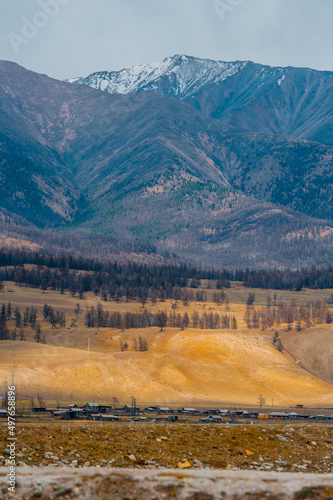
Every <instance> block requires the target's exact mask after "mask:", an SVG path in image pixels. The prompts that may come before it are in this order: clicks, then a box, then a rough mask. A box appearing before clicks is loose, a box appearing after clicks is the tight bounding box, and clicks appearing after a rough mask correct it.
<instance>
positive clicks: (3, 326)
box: [0, 302, 45, 343]
mask: <svg viewBox="0 0 333 500" xmlns="http://www.w3.org/2000/svg"><path fill="white" fill-rule="evenodd" d="M11 320H12V321H13V322H14V324H15V327H14V329H12V330H10V329H9V326H8V322H9V321H11ZM27 326H30V327H31V329H32V330H35V340H36V342H44V343H45V339H44V337H42V330H41V327H40V323H39V322H38V316H37V309H36V308H35V307H34V306H31V307H26V308H25V309H24V312H23V314H21V311H20V308H19V307H16V308H15V310H14V311H13V309H12V305H11V303H10V302H8V303H7V305H6V304H2V306H1V309H0V340H21V341H24V340H26V337H25V331H24V328H25V327H27Z"/></svg>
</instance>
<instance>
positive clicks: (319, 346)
mask: <svg viewBox="0 0 333 500" xmlns="http://www.w3.org/2000/svg"><path fill="white" fill-rule="evenodd" d="M203 286H205V284H203ZM249 291H253V292H254V293H255V296H256V302H255V304H256V307H258V308H260V307H261V306H263V307H265V306H266V305H267V299H268V297H269V296H270V297H271V298H272V297H273V295H274V291H263V290H249V289H244V288H243V287H242V286H240V284H237V283H233V284H232V288H231V289H230V290H227V292H226V293H227V296H228V299H229V306H228V310H227V306H226V305H225V304H223V305H216V304H215V303H213V302H212V300H213V292H214V291H213V290H207V295H208V302H206V303H204V304H203V303H197V302H193V303H190V304H189V305H188V306H184V305H183V304H182V303H181V302H179V304H178V307H177V313H181V314H184V312H185V311H186V312H187V313H188V314H189V316H191V314H192V313H193V311H194V310H197V311H198V312H199V314H201V313H203V312H204V311H205V312H214V313H215V312H218V313H219V314H220V315H221V314H228V315H229V314H231V315H234V316H235V317H236V319H237V324H238V329H237V330H228V329H227V330H199V329H192V328H187V329H185V330H181V329H179V328H165V329H164V331H163V332H160V331H159V328H157V327H152V328H147V329H136V330H134V329H132V330H126V331H120V330H113V329H110V328H99V329H98V328H89V329H88V328H87V327H86V326H85V311H86V309H87V308H90V307H91V306H94V307H97V305H98V303H100V298H99V297H96V296H95V295H94V294H87V295H86V297H85V299H84V300H81V301H79V299H78V297H72V296H71V295H70V294H69V293H65V294H64V295H61V294H60V293H58V292H52V291H45V292H42V290H39V289H29V288H23V287H18V286H16V285H15V284H13V283H5V288H4V291H3V292H2V293H0V304H2V303H5V304H7V303H8V301H10V302H11V305H12V307H13V309H15V308H16V307H17V306H18V307H20V309H21V312H22V313H23V311H24V309H25V307H27V306H32V305H33V306H35V307H37V309H38V321H39V322H40V324H41V328H42V336H44V337H45V341H46V344H39V343H36V342H35V341H34V335H35V332H34V331H32V330H31V329H30V328H29V327H26V328H25V329H24V330H25V336H26V341H23V342H21V341H19V340H16V341H13V340H10V341H2V342H1V343H0V383H2V382H4V381H5V380H7V381H10V380H11V376H12V367H13V363H15V382H16V384H17V388H18V392H19V393H21V395H26V396H36V394H37V393H39V394H42V395H43V397H44V399H46V400H47V401H51V400H56V399H59V398H60V399H61V400H62V401H64V402H65V401H66V402H68V401H75V402H86V400H88V399H89V400H94V401H96V402H102V401H103V402H106V401H109V402H111V399H112V398H113V397H116V398H117V399H118V400H119V402H120V404H122V403H123V404H125V403H129V402H130V398H131V396H134V397H136V400H137V404H138V405H148V404H153V403H158V404H163V403H164V404H166V405H172V404H174V405H182V406H194V405H195V406H204V405H210V404H213V405H223V404H226V405H227V404H242V405H250V406H251V405H256V404H257V401H258V398H259V396H260V395H262V396H263V397H265V398H266V401H268V402H269V403H271V402H272V400H273V401H274V405H279V406H289V405H295V404H304V405H312V406H318V407H319V406H325V407H331V406H332V405H333V383H332V382H333V370H332V366H333V324H326V323H322V324H320V325H315V326H312V327H311V328H308V329H302V330H301V331H300V332H297V331H296V329H295V325H293V327H292V329H291V330H290V331H288V330H287V325H285V324H281V325H279V327H276V326H274V327H273V328H267V329H265V330H264V331H262V330H261V329H251V330H249V329H247V327H246V323H245V321H244V316H245V312H246V299H247V296H248V294H249ZM331 293H332V290H319V291H310V290H306V291H302V292H285V291H283V292H280V291H277V292H276V294H277V299H278V300H283V301H284V302H287V303H291V302H292V301H296V303H298V304H301V303H304V304H305V303H307V302H309V301H319V300H320V301H321V300H324V299H326V298H327V297H329V296H330V295H331ZM78 302H80V306H81V309H82V313H81V314H80V315H79V318H78V320H77V321H76V323H75V326H71V324H72V319H73V318H74V317H75V315H74V308H75V306H76V304H77V303H78ZM44 303H47V304H48V305H51V306H52V307H53V308H54V309H59V310H60V311H63V312H65V313H66V326H65V327H63V328H55V329H52V328H51V325H50V323H47V322H44V321H43V316H42V307H43V305H44ZM145 307H146V309H147V310H150V311H155V312H157V311H159V310H165V311H168V312H170V311H171V301H165V302H163V303H160V302H157V304H156V305H152V304H151V303H150V301H148V303H147V304H146V305H145ZM103 308H104V310H105V311H110V312H111V311H120V312H125V311H131V312H134V311H138V312H139V311H142V305H141V304H140V303H139V302H130V303H126V302H125V301H123V302H119V303H116V302H103ZM14 326H15V325H14V321H13V320H12V321H9V328H10V329H14ZM275 331H278V332H279V334H280V338H281V339H282V342H283V345H284V350H283V352H279V351H278V350H277V349H276V347H274V346H273V345H272V337H273V334H274V332H275ZM139 337H142V338H144V339H146V340H147V342H148V348H149V350H148V352H135V351H134V347H133V343H134V339H138V338H139ZM88 339H89V345H90V352H89V354H88V349H87V348H88ZM120 340H122V341H123V342H125V341H127V342H128V344H129V350H128V351H127V352H122V351H121V349H120ZM14 353H15V356H13V354H14Z"/></svg>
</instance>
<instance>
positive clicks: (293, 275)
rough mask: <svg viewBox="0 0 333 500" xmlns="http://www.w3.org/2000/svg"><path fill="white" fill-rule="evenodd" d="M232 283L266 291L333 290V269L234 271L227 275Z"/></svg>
mask: <svg viewBox="0 0 333 500" xmlns="http://www.w3.org/2000/svg"><path fill="white" fill-rule="evenodd" d="M225 275H226V277H227V278H228V279H229V280H231V281H242V282H243V284H244V286H245V287H248V288H262V289H265V290H268V289H271V290H295V291H299V290H302V289H303V288H312V289H320V290H322V289H325V288H333V267H329V268H326V269H301V270H298V271H291V270H289V269H287V270H284V271H276V270H275V271H265V270H261V271H260V270H258V271H250V270H246V271H232V272H227V271H226V273H225Z"/></svg>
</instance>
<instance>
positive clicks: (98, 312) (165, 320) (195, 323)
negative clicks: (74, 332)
mask: <svg viewBox="0 0 333 500" xmlns="http://www.w3.org/2000/svg"><path fill="white" fill-rule="evenodd" d="M85 323H86V326H87V327H88V328H106V327H108V328H114V329H120V330H129V329H130V328H151V327H159V328H160V329H161V330H163V328H164V327H170V328H181V329H185V328H188V327H192V328H195V329H197V328H199V329H202V330H203V329H208V330H219V329H232V330H236V329H237V321H236V318H235V316H231V315H227V314H226V315H223V314H222V315H220V314H218V313H213V312H203V313H202V314H199V313H198V312H197V311H194V312H193V313H192V314H191V315H189V314H188V313H187V312H185V313H184V314H181V313H177V312H176V310H175V309H173V310H172V311H170V312H169V314H168V313H167V312H165V311H158V312H156V313H154V312H151V311H148V310H147V309H143V310H142V311H140V312H124V313H121V312H119V311H115V312H109V311H104V309H103V306H102V304H98V306H97V308H95V307H91V308H90V309H89V310H87V312H86V316H85Z"/></svg>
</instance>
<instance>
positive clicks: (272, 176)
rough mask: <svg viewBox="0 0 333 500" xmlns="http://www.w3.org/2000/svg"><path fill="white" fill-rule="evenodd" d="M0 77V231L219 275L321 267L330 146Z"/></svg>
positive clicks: (46, 81)
mask: <svg viewBox="0 0 333 500" xmlns="http://www.w3.org/2000/svg"><path fill="white" fill-rule="evenodd" d="M0 74H1V79H0V112H1V114H0V123H1V131H2V132H1V134H2V135H1V137H0V148H1V151H2V159H1V163H0V176H1V177H2V179H4V182H3V183H2V185H1V186H2V190H3V193H2V196H1V198H0V210H2V211H3V213H4V214H6V215H5V216H4V220H5V221H8V219H10V213H12V214H13V223H16V222H15V220H18V219H17V217H23V218H24V219H26V220H27V221H28V223H33V224H35V225H37V226H39V227H56V228H58V230H62V231H85V233H86V234H96V235H99V236H102V235H108V236H110V235H112V236H114V237H116V238H120V239H124V238H125V239H127V240H129V241H137V242H142V243H148V244H153V245H157V247H158V248H159V249H161V250H166V251H171V252H173V253H176V254H177V255H179V256H181V257H182V258H186V259H187V258H190V259H193V260H195V261H197V262H201V263H205V265H216V266H219V267H221V266H224V265H229V266H237V265H240V266H242V267H243V266H244V267H246V266H250V267H256V266H257V265H258V263H260V264H261V265H262V266H264V267H267V266H273V267H281V266H282V267H286V266H291V267H295V266H296V267H299V266H311V265H312V264H313V263H317V264H320V265H322V264H325V263H327V262H330V261H331V254H332V250H331V248H332V245H331V243H332V241H333V236H332V232H333V227H332V223H331V220H332V219H333V212H332V211H333V207H332V203H331V199H332V189H333V177H332V175H333V148H332V147H331V146H325V145H323V144H320V143H316V142H311V141H307V140H304V139H298V138H293V137H290V136H283V135H279V134H266V133H265V134H264V133H260V134H259V133H254V132H244V131H241V130H239V129H237V128H236V127H232V126H230V125H225V124H223V123H221V121H218V120H216V119H214V118H212V117H210V116H207V115H206V114H204V113H202V112H201V111H200V110H198V109H196V108H195V107H193V106H191V105H189V104H188V103H187V102H183V101H181V100H179V99H176V98H174V97H172V96H169V95H160V94H158V93H156V92H136V93H132V94H125V95H119V94H109V93H107V92H102V91H100V90H96V89H92V88H89V87H88V86H84V85H74V84H70V83H66V82H59V81H57V80H53V79H50V78H48V77H47V76H45V75H38V74H36V73H33V72H29V71H27V70H25V69H24V68H21V67H20V66H18V65H12V64H10V63H7V64H6V63H0ZM18 173H19V175H18ZM28 191H29V192H28ZM318 193H319V194H320V196H318ZM15 217H16V219H15Z"/></svg>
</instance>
